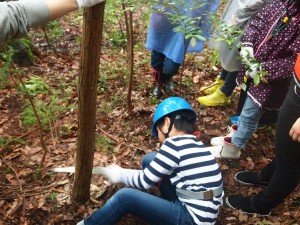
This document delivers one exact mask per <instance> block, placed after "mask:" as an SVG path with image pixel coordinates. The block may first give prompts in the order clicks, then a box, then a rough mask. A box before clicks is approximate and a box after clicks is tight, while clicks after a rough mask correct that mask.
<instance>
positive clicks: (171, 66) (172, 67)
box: [163, 58, 180, 80]
mask: <svg viewBox="0 0 300 225" xmlns="http://www.w3.org/2000/svg"><path fill="white" fill-rule="evenodd" d="M179 67H180V64H179V63H176V62H174V61H173V60H172V59H169V58H166V59H165V61H164V66H163V73H164V78H165V79H166V80H168V79H170V78H172V77H173V76H174V75H175V74H176V73H177V72H178V70H179Z"/></svg>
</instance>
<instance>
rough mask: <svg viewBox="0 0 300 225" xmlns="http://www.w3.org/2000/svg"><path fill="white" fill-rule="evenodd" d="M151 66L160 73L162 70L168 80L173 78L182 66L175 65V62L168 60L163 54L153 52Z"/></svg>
mask: <svg viewBox="0 0 300 225" xmlns="http://www.w3.org/2000/svg"><path fill="white" fill-rule="evenodd" d="M151 66H152V67H153V68H154V69H156V70H158V71H161V70H162V71H163V74H164V78H166V79H168V78H171V77H173V76H174V75H175V74H176V73H177V72H178V70H179V67H180V64H179V63H175V62H174V61H173V60H171V59H169V58H167V57H166V56H165V55H164V54H163V53H160V52H158V51H155V50H152V51H151Z"/></svg>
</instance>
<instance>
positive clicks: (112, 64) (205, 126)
mask: <svg viewBox="0 0 300 225" xmlns="http://www.w3.org/2000/svg"><path fill="white" fill-rule="evenodd" d="M134 18H135V19H134V32H135V33H134V34H135V53H134V78H133V91H132V93H131V96H132V103H133V105H134V109H133V111H132V112H131V113H129V112H128V110H127V105H126V102H127V90H128V75H127V73H126V71H127V53H126V42H125V41H124V37H122V32H121V30H120V29H119V30H118V28H112V27H109V23H108V24H106V25H105V32H104V35H103V41H102V49H101V62H100V64H101V65H100V77H99V81H98V97H97V115H96V121H97V125H96V148H95V155H94V165H95V166H103V165H108V164H111V163H117V164H119V165H120V166H123V167H126V168H141V163H140V162H141V159H142V157H143V156H144V155H145V154H146V153H148V152H150V151H155V150H157V149H158V148H159V144H158V142H157V140H155V139H154V138H153V137H152V136H151V124H152V118H153V112H154V110H155V107H156V106H157V104H158V103H159V102H160V101H161V100H162V99H164V98H166V97H167V96H164V97H163V98H161V99H158V100H157V99H155V98H153V96H151V91H152V85H153V84H152V82H151V72H150V71H151V68H150V54H149V53H150V52H149V51H148V50H147V49H145V47H144V44H145V37H146V31H147V30H146V27H145V26H144V22H143V21H142V20H140V18H139V17H138V16H137V17H134ZM80 20H81V17H80V13H78V12H77V13H73V14H70V15H68V16H66V17H64V18H62V19H60V20H58V21H57V22H53V23H52V24H50V25H49V26H48V27H46V33H47V37H48V41H49V42H47V39H46V38H45V36H44V34H43V32H41V30H33V31H32V32H31V33H30V37H31V39H32V40H33V43H34V45H35V46H36V48H37V49H38V51H39V52H40V55H39V57H35V59H34V63H33V64H32V65H30V66H27V67H22V68H21V69H22V70H23V71H24V73H23V74H22V79H23V81H24V82H25V83H26V82H28V81H29V80H30V79H31V77H33V76H34V75H36V76H38V77H40V78H42V79H43V80H44V81H45V82H46V84H47V85H48V86H49V89H48V91H47V94H36V95H35V96H34V98H35V100H39V102H44V103H45V108H44V109H43V110H44V112H48V111H49V112H50V113H52V114H51V115H54V116H52V117H48V125H46V126H45V127H46V128H45V129H44V133H43V134H44V135H45V138H44V139H45V143H46V146H47V148H48V153H47V155H46V158H45V161H44V163H43V167H42V170H41V171H40V170H39V169H38V166H39V164H40V162H41V160H42V156H43V148H42V146H41V141H40V132H39V129H38V128H37V126H34V125H32V126H29V127H28V126H25V125H24V124H25V122H24V121H25V120H26V119H28V120H29V119H30V118H31V119H32V118H33V116H31V117H30V114H26V113H24V112H25V108H26V104H25V103H26V97H25V96H24V95H23V94H22V93H21V92H20V91H19V88H18V85H16V83H17V82H18V81H17V79H16V77H15V76H11V77H10V78H9V79H8V81H9V83H8V84H6V85H5V87H3V88H1V90H0V111H1V113H0V156H1V158H0V225H54V224H55V225H71V224H72V225H74V224H76V223H77V222H78V221H80V220H81V219H82V218H85V217H87V216H88V215H90V214H91V213H92V212H93V211H94V210H95V209H97V208H99V207H101V205H103V204H104V203H105V201H106V200H107V199H108V198H109V197H110V196H112V194H113V193H115V192H116V191H117V190H118V189H119V188H121V187H120V186H117V185H113V186H109V185H108V183H107V182H106V181H105V179H104V178H103V177H101V176H97V175H94V176H93V177H92V185H91V199H90V201H88V202H86V203H85V204H76V203H73V202H71V199H70V195H71V192H72V183H73V180H74V174H64V173H53V172H51V169H52V168H54V167H64V166H74V163H75V162H74V159H75V150H76V142H77V128H78V121H77V107H78V104H77V103H78V88H77V85H78V73H79V62H80V42H79V40H80V37H81V35H82V30H81V28H80V27H81V26H80ZM51 26H52V27H51ZM123 32H124V31H123ZM58 33H59V34H61V35H59V34H58ZM213 59H214V57H213V54H212V51H211V50H208V49H206V48H205V49H204V51H202V52H201V53H198V54H188V55H187V58H186V63H185V68H184V71H183V76H182V77H181V76H179V75H178V76H176V77H175V83H176V89H175V92H174V93H173V95H177V96H180V97H183V98H185V99H186V100H187V101H188V102H189V103H190V104H191V105H192V107H193V109H194V110H195V111H196V113H197V115H198V120H197V128H198V131H199V132H200V137H201V140H202V141H203V142H204V143H205V144H206V145H209V140H210V138H212V137H214V136H220V135H224V134H226V133H227V132H228V131H227V129H228V126H229V122H228V120H229V118H230V116H232V115H234V114H235V111H236V109H237V104H238V99H239V88H237V89H236V90H235V92H234V93H233V95H232V98H231V100H232V103H231V104H230V105H229V106H224V107H215V108H213V107H207V108H205V107H202V106H200V104H199V103H198V102H197V101H196V99H197V97H198V96H199V95H200V92H199V88H200V87H201V86H203V85H207V84H210V83H211V82H212V81H213V80H214V79H215V77H216V76H217V75H218V74H219V73H220V66H218V65H214V64H213V63H212V61H213ZM51 97H52V98H51ZM55 100H59V101H56V102H55ZM54 106H59V107H54ZM29 117H30V118H29ZM49 121H50V122H49ZM274 128H275V125H267V126H266V127H265V128H263V129H260V130H257V131H256V132H255V134H254V135H253V137H252V138H251V140H250V141H249V143H248V144H247V145H246V147H245V148H244V149H243V152H242V155H241V157H240V158H239V159H236V160H218V163H219V165H220V168H221V170H222V175H223V178H224V187H225V196H228V195H231V194H242V195H251V194H255V193H258V192H260V191H261V188H259V187H247V186H241V185H240V184H238V183H236V182H235V181H234V174H235V173H236V172H238V171H242V170H250V171H258V170H259V169H260V168H262V167H263V166H264V165H266V164H267V163H268V162H269V161H270V160H272V158H273V157H274V150H275V148H274V137H275V129H274ZM299 206H300V189H299V187H298V189H297V190H296V191H295V192H293V193H292V194H291V195H290V196H289V197H288V198H287V199H286V200H285V201H284V203H283V204H281V205H280V206H278V207H277V208H276V209H274V210H273V212H272V215H271V216H269V217H260V216H257V215H246V214H243V213H242V212H241V211H238V210H232V209H229V208H228V207H227V206H226V205H224V206H222V207H221V210H220V213H219V217H218V221H217V224H218V225H225V224H264V225H265V224H276V225H279V224H289V225H292V224H293V225H296V224H300V210H299ZM118 224H120V225H121V224H122V225H129V224H130V225H132V224H134V225H135V224H139V225H143V224H147V223H145V222H144V221H142V220H140V219H138V218H136V217H134V216H132V215H128V216H126V217H125V218H123V219H122V221H120V222H119V223H118Z"/></svg>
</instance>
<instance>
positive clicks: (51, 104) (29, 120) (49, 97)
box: [19, 76, 74, 129]
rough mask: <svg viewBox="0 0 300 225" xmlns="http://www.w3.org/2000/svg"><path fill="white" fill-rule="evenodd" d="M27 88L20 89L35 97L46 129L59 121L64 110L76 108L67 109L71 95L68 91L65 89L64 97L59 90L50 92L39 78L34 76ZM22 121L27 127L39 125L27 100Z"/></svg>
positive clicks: (21, 87) (37, 109)
mask: <svg viewBox="0 0 300 225" xmlns="http://www.w3.org/2000/svg"><path fill="white" fill-rule="evenodd" d="M25 88H26V90H24V87H23V86H20V88H19V89H20V91H22V92H25V91H27V92H28V93H29V94H30V95H31V96H32V97H33V103H34V105H35V107H36V111H37V114H38V115H39V117H40V121H41V125H42V127H43V128H44V129H47V128H49V127H50V126H51V122H52V121H53V120H55V119H57V117H58V116H59V115H60V113H61V112H62V111H63V110H65V109H69V108H70V107H74V104H72V105H71V106H68V107H66V105H67V93H69V94H70V93H71V92H70V91H69V90H68V89H65V90H66V91H65V92H64V95H63V94H62V92H61V91H59V90H51V91H50V89H49V86H48V85H47V83H46V82H45V81H44V80H43V79H42V78H40V77H38V76H32V77H31V78H30V79H29V80H28V81H27V82H25ZM41 97H42V99H41ZM21 120H22V123H23V125H24V126H25V127H30V126H33V125H35V124H36V123H37V118H36V116H35V113H34V111H33V108H32V105H31V104H30V102H29V100H26V102H25V104H24V107H23V111H22V114H21Z"/></svg>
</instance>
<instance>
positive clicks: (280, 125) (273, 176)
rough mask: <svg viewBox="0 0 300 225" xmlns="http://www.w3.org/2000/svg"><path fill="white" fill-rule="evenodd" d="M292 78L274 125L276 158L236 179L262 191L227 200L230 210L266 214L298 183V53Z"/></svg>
mask: <svg viewBox="0 0 300 225" xmlns="http://www.w3.org/2000/svg"><path fill="white" fill-rule="evenodd" d="M293 75H294V76H293V77H294V79H292V81H291V85H290V87H289V91H288V94H287V96H286V98H285V100H284V102H283V104H282V107H281V109H280V112H279V117H278V122H277V126H276V138H275V147H276V152H275V158H274V159H273V160H272V161H271V162H270V163H269V164H268V165H267V166H265V167H264V168H263V169H262V170H261V171H259V172H252V171H243V172H239V173H237V174H236V175H235V180H236V181H237V182H239V183H241V184H244V185H256V186H257V185H258V186H263V187H265V189H264V190H263V191H262V192H260V193H258V194H256V195H252V196H247V197H243V196H241V195H233V196H229V197H227V198H226V204H227V205H228V206H229V207H230V208H232V209H241V210H242V211H243V212H245V213H258V214H261V215H269V214H270V213H271V210H272V209H274V208H275V207H276V206H278V205H280V204H282V203H283V201H284V199H285V198H286V197H287V196H289V195H290V194H291V193H292V192H293V191H294V190H295V188H296V187H297V185H298V184H299V181H300V163H299V162H300V54H298V58H297V61H296V64H295V67H294V73H293Z"/></svg>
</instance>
